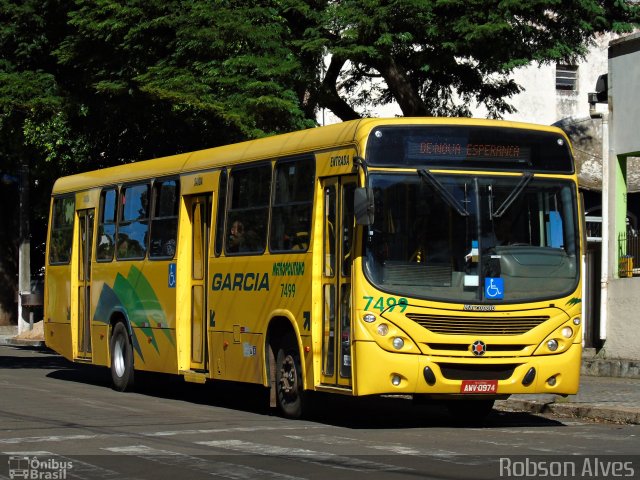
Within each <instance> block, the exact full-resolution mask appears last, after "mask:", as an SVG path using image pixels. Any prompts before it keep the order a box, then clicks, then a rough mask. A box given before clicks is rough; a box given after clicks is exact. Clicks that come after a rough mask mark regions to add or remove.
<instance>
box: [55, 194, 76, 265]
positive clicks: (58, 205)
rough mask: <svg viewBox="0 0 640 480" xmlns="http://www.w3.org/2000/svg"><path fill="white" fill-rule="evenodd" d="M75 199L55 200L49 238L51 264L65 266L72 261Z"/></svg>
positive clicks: (62, 198)
mask: <svg viewBox="0 0 640 480" xmlns="http://www.w3.org/2000/svg"><path fill="white" fill-rule="evenodd" d="M74 215H75V199H74V198H73V197H61V198H56V199H54V200H53V213H52V221H51V233H50V238H49V263H50V264H52V265H55V264H58V265H60V264H64V263H69V261H70V260H71V243H72V240H73V219H74Z"/></svg>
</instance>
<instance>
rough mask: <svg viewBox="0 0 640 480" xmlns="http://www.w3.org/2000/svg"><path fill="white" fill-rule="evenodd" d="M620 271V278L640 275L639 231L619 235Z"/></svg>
mask: <svg viewBox="0 0 640 480" xmlns="http://www.w3.org/2000/svg"><path fill="white" fill-rule="evenodd" d="M618 273H619V275H620V278H628V277H633V276H640V236H638V234H637V233H628V232H627V233H621V234H619V235H618Z"/></svg>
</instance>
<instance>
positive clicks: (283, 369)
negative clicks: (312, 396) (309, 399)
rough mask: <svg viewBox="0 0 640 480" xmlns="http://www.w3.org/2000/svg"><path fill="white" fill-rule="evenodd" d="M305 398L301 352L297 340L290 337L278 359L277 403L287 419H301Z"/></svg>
mask: <svg viewBox="0 0 640 480" xmlns="http://www.w3.org/2000/svg"><path fill="white" fill-rule="evenodd" d="M303 398H304V392H303V388H302V368H301V364H300V352H299V350H298V345H297V342H296V341H295V338H294V337H293V336H291V335H288V336H286V337H285V338H284V339H283V341H282V343H281V345H280V348H279V349H278V354H277V357H276V402H277V404H278V408H279V409H280V411H281V412H282V414H283V415H284V416H285V417H289V418H300V417H301V416H302V411H303Z"/></svg>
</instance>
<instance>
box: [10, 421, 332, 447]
mask: <svg viewBox="0 0 640 480" xmlns="http://www.w3.org/2000/svg"><path fill="white" fill-rule="evenodd" d="M313 428H324V426H322V425H318V426H314V425H302V426H273V425H256V426H255V427H233V428H210V429H191V430H170V431H160V432H148V433H144V432H141V433H139V432H136V433H132V434H124V433H98V434H92V435H87V434H71V435H48V436H43V437H14V438H0V445H2V444H9V445H12V444H21V443H46V442H67V441H76V440H94V439H103V438H118V437H131V436H137V437H139V436H142V437H171V436H176V435H198V434H218V433H238V432H256V431H275V430H307V429H313Z"/></svg>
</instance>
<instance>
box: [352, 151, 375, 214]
mask: <svg viewBox="0 0 640 480" xmlns="http://www.w3.org/2000/svg"><path fill="white" fill-rule="evenodd" d="M353 166H354V167H355V168H356V169H362V173H363V174H364V185H365V186H364V187H361V188H356V189H355V191H354V193H353V212H354V215H355V217H356V224H357V225H373V217H374V211H375V207H374V202H373V190H372V189H371V187H369V169H368V168H367V162H366V161H365V159H364V158H362V157H360V156H356V157H354V158H353Z"/></svg>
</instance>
